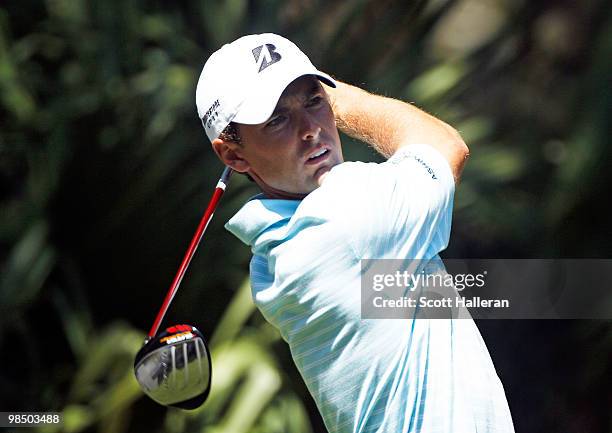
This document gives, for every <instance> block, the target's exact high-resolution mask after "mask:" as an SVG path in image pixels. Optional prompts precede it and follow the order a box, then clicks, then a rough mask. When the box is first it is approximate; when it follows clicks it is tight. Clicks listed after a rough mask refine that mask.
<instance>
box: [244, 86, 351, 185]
mask: <svg viewBox="0 0 612 433" xmlns="http://www.w3.org/2000/svg"><path fill="white" fill-rule="evenodd" d="M238 130H239V133H240V137H241V139H242V145H241V146H233V150H234V152H235V154H236V156H237V157H238V158H240V159H241V160H243V161H242V165H237V166H236V167H234V168H235V169H236V168H237V169H238V171H241V172H246V173H249V174H250V175H251V176H252V177H253V178H254V179H255V181H256V182H257V183H258V184H259V185H260V187H262V189H263V190H264V192H267V191H266V189H269V190H272V191H273V190H277V191H278V192H289V193H294V194H295V193H297V194H308V193H310V192H312V191H313V190H315V189H316V188H317V187H318V186H319V185H320V182H321V180H322V177H323V176H324V175H325V174H326V173H327V172H329V170H331V168H332V167H333V166H335V165H337V164H340V163H342V161H343V159H342V149H341V146H340V137H339V135H338V129H337V128H336V124H335V121H334V113H333V111H332V108H331V106H330V104H329V99H328V96H327V93H326V92H325V90H324V89H323V87H322V86H321V83H320V82H319V80H317V79H316V78H315V77H313V76H304V77H300V78H298V79H296V80H295V81H293V82H292V83H291V84H290V85H289V86H287V88H286V89H285V91H284V92H283V94H282V96H281V98H280V99H279V101H278V104H277V105H276V109H275V110H274V113H272V115H271V116H270V118H269V119H268V120H266V121H265V122H264V123H261V124H259V125H244V124H239V125H238ZM270 187H271V188H270Z"/></svg>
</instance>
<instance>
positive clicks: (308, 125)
mask: <svg viewBox="0 0 612 433" xmlns="http://www.w3.org/2000/svg"><path fill="white" fill-rule="evenodd" d="M320 132H321V126H320V125H319V122H317V120H316V119H315V118H314V116H312V115H311V114H310V113H308V112H305V113H302V115H301V118H300V137H301V138H302V140H304V141H312V140H315V139H316V138H318V137H319V133H320Z"/></svg>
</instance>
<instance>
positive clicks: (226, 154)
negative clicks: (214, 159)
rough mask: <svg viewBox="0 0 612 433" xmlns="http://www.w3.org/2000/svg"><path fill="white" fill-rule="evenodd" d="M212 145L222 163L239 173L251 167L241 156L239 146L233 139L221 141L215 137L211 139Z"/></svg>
mask: <svg viewBox="0 0 612 433" xmlns="http://www.w3.org/2000/svg"><path fill="white" fill-rule="evenodd" d="M212 147H213V150H214V151H215V153H216V154H217V156H218V157H219V159H220V160H221V161H223V163H224V164H225V165H227V166H229V167H231V168H232V169H233V170H235V171H237V172H239V173H246V172H247V171H249V168H250V167H251V166H250V165H249V163H248V162H247V161H246V160H245V159H243V158H242V152H241V151H240V149H241V146H240V145H239V144H236V143H234V142H233V141H223V140H221V139H220V138H215V139H214V140H213V141H212Z"/></svg>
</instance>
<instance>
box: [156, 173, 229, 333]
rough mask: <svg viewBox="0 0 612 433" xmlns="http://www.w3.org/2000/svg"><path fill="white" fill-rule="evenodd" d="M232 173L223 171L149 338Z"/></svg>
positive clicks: (162, 315) (174, 291) (187, 265)
mask: <svg viewBox="0 0 612 433" xmlns="http://www.w3.org/2000/svg"><path fill="white" fill-rule="evenodd" d="M231 174H232V169H231V168H229V167H225V169H224V170H223V173H222V174H221V178H220V179H219V182H218V183H217V187H216V188H215V192H214V193H213V195H212V198H211V199H210V202H209V203H208V207H207V208H206V211H205V212H204V215H203V216H202V219H201V220H200V225H199V226H198V229H197V230H196V232H195V234H194V235H193V239H191V243H190V244H189V248H188V249H187V252H186V253H185V257H183V261H182V262H181V266H179V268H178V271H177V273H176V276H175V277H174V280H173V281H172V284H171V285H170V289H169V290H168V293H166V297H165V298H164V303H163V304H162V306H161V308H160V309H159V312H158V313H157V317H156V318H155V322H154V323H153V326H152V327H151V330H150V331H149V335H148V338H149V339H150V338H153V337H154V336H155V334H157V331H158V330H159V326H160V325H161V322H162V320H164V316H165V315H166V312H167V311H168V307H169V306H170V303H171V302H172V299H173V298H174V295H175V294H176V292H177V290H178V288H179V286H180V284H181V281H182V280H183V277H184V276H185V272H186V271H187V268H188V267H189V263H190V262H191V259H192V258H193V255H194V254H195V252H196V250H197V249H198V245H199V244H200V241H201V240H202V237H203V236H204V232H205V231H206V228H207V227H208V223H209V222H210V220H211V218H212V216H213V214H214V213H215V209H217V205H218V204H219V201H220V200H221V196H223V193H224V192H225V188H226V186H227V182H228V181H229V178H230V176H231Z"/></svg>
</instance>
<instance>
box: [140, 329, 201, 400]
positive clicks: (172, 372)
mask: <svg viewBox="0 0 612 433" xmlns="http://www.w3.org/2000/svg"><path fill="white" fill-rule="evenodd" d="M134 374H135V376H136V380H137V381H138V384H139V385H140V387H141V388H142V390H143V391H144V392H145V394H147V395H148V396H149V397H151V398H152V399H153V400H155V401H156V402H157V403H159V404H162V405H164V406H172V407H178V408H181V409H196V408H198V407H200V406H201V405H202V403H204V401H205V400H206V398H207V397H208V393H209V392H210V381H211V376H212V368H211V361H210V352H209V350H208V347H207V345H206V342H205V340H204V336H203V335H202V333H201V332H200V331H199V330H198V329H196V328H195V327H194V326H191V325H174V326H170V327H168V328H166V329H165V330H164V331H162V332H161V333H158V334H157V335H155V337H153V338H151V339H150V340H149V341H147V342H146V343H145V345H144V346H143V347H142V348H141V349H140V351H139V352H138V353H137V354H136V360H135V361H134Z"/></svg>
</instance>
